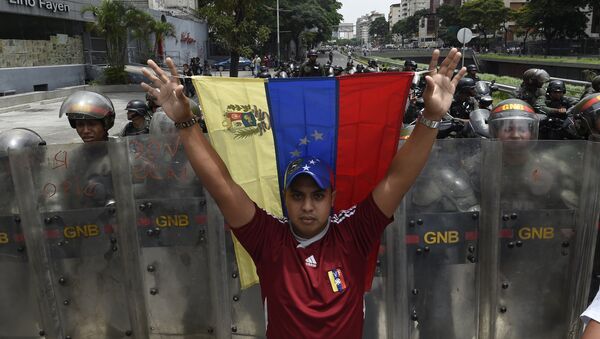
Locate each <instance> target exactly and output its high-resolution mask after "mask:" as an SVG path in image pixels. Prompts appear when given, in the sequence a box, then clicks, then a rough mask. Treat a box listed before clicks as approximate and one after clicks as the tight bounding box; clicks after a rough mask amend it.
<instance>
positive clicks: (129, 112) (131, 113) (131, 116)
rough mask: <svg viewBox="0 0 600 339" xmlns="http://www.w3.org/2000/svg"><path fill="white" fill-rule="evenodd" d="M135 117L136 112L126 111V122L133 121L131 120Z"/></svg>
mask: <svg viewBox="0 0 600 339" xmlns="http://www.w3.org/2000/svg"><path fill="white" fill-rule="evenodd" d="M136 115H137V112H136V111H127V120H133V118H135V116H136Z"/></svg>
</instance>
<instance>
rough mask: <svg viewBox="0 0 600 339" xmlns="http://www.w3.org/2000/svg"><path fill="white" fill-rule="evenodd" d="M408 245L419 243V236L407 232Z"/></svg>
mask: <svg viewBox="0 0 600 339" xmlns="http://www.w3.org/2000/svg"><path fill="white" fill-rule="evenodd" d="M405 242H406V243H407V244H409V245H415V244H418V243H419V236H418V235H417V234H407V235H406V241H405Z"/></svg>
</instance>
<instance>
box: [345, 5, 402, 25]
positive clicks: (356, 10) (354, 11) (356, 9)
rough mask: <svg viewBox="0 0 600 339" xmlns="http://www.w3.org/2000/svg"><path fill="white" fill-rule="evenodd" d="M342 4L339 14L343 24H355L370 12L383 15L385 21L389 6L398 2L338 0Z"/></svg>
mask: <svg viewBox="0 0 600 339" xmlns="http://www.w3.org/2000/svg"><path fill="white" fill-rule="evenodd" d="M338 1H339V2H341V3H342V8H341V9H340V10H339V12H340V13H341V14H342V15H343V16H344V20H342V22H344V23H353V24H356V19H358V18H359V17H361V16H363V15H365V14H368V13H370V12H371V11H377V12H379V13H383V14H384V15H385V18H386V20H387V15H388V13H389V11H390V5H391V4H394V3H399V2H400V0H368V1H361V0H338Z"/></svg>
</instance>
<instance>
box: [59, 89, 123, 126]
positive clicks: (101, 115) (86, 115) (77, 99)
mask: <svg viewBox="0 0 600 339" xmlns="http://www.w3.org/2000/svg"><path fill="white" fill-rule="evenodd" d="M65 114H66V115H67V118H69V124H71V127H73V128H75V121H76V120H90V119H96V120H101V121H102V124H103V125H104V129H105V130H107V131H108V130H109V129H110V128H111V127H113V125H114V124H115V108H114V106H113V104H112V101H110V99H109V98H107V97H105V96H104V95H102V94H98V93H96V92H90V91H78V92H75V93H73V94H71V95H69V96H68V97H67V98H66V99H65V101H63V103H62V105H61V106H60V112H59V113H58V117H62V116H63V115H65Z"/></svg>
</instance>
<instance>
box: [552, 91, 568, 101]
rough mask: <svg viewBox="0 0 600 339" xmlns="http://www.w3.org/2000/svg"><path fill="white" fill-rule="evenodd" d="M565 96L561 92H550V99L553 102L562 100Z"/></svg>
mask: <svg viewBox="0 0 600 339" xmlns="http://www.w3.org/2000/svg"><path fill="white" fill-rule="evenodd" d="M564 95H565V94H564V93H563V92H561V91H552V92H550V97H551V98H552V100H560V99H561V98H562V97H563V96H564Z"/></svg>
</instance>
